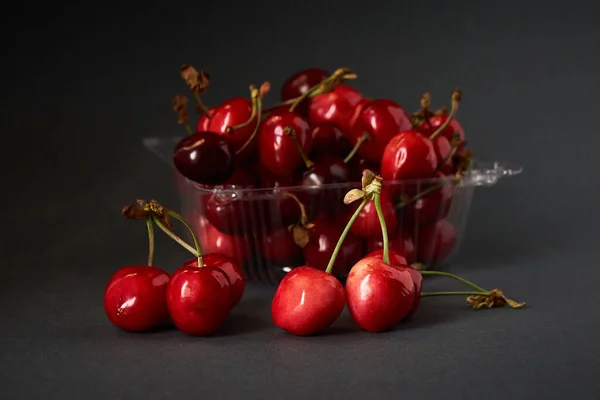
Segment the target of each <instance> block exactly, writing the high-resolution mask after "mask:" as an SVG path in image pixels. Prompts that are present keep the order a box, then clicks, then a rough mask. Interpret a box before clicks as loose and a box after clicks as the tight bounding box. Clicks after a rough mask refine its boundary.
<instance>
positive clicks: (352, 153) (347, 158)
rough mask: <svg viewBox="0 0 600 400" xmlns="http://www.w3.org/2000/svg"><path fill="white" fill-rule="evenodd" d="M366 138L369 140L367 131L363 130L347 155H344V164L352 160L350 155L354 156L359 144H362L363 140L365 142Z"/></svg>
mask: <svg viewBox="0 0 600 400" xmlns="http://www.w3.org/2000/svg"><path fill="white" fill-rule="evenodd" d="M367 140H371V136H369V134H368V133H367V132H365V133H363V134H362V136H361V137H360V138H359V139H358V140H357V141H356V144H355V145H354V147H353V148H352V150H351V151H350V153H348V155H347V156H346V158H344V164H348V163H349V162H350V160H352V157H354V155H355V154H356V152H357V151H358V149H359V148H360V146H362V144H363V143H364V142H366V141H367Z"/></svg>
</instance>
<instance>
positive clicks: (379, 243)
mask: <svg viewBox="0 0 600 400" xmlns="http://www.w3.org/2000/svg"><path fill="white" fill-rule="evenodd" d="M388 240H389V247H390V250H393V251H395V252H396V253H398V254H401V255H402V256H404V258H406V262H407V263H408V264H412V263H414V262H415V244H414V242H413V239H412V236H411V235H410V234H409V232H408V231H407V230H406V229H397V230H396V231H395V232H394V233H392V234H391V235H389V237H388ZM379 249H383V238H382V237H381V236H378V237H377V238H371V239H369V240H367V251H368V252H373V251H375V250H379Z"/></svg>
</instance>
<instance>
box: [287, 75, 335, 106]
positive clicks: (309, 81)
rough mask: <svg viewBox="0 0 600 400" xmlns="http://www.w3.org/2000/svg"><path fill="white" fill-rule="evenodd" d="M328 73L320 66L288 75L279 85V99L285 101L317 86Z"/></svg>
mask: <svg viewBox="0 0 600 400" xmlns="http://www.w3.org/2000/svg"><path fill="white" fill-rule="evenodd" d="M329 75H330V74H329V73H328V72H327V71H325V70H324V69H321V68H309V69H305V70H304V71H300V72H297V73H295V74H294V75H292V76H290V77H289V78H288V79H287V80H286V81H285V82H284V83H283V86H282V87H281V101H287V100H291V99H294V98H296V97H299V96H301V95H302V94H304V93H305V92H306V91H307V90H308V89H310V88H311V87H313V86H317V85H318V84H319V83H321V82H322V81H324V80H325V79H327V78H328V77H329Z"/></svg>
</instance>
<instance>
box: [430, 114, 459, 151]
mask: <svg viewBox="0 0 600 400" xmlns="http://www.w3.org/2000/svg"><path fill="white" fill-rule="evenodd" d="M447 120H448V115H447V114H442V115H434V116H432V117H430V118H429V123H428V122H426V121H425V122H423V123H422V124H421V125H420V126H419V131H420V132H421V133H423V135H424V136H426V137H429V136H431V135H432V134H433V133H434V132H435V131H436V130H437V128H439V127H440V126H442V125H443V124H444V123H445V122H446V121H447ZM455 132H456V133H458V135H459V136H460V145H459V146H458V150H462V149H463V148H464V147H465V145H466V142H465V132H464V130H463V128H462V126H461V125H460V124H459V123H458V121H457V120H456V119H452V121H450V123H449V124H448V126H447V127H446V128H444V130H443V131H442V132H441V133H440V134H439V136H444V137H445V138H446V139H447V140H448V141H449V142H451V141H452V138H453V137H454V133H455Z"/></svg>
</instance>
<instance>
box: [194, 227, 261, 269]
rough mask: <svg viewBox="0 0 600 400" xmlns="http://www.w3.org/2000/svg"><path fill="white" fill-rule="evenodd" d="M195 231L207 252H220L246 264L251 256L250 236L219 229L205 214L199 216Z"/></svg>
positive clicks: (241, 263) (239, 262)
mask: <svg viewBox="0 0 600 400" xmlns="http://www.w3.org/2000/svg"><path fill="white" fill-rule="evenodd" d="M196 221H197V222H195V224H194V228H195V233H196V235H198V239H199V241H200V243H201V245H202V250H204V252H205V253H207V254H208V253H220V254H224V255H226V256H227V257H229V258H231V259H233V260H234V261H235V262H236V263H237V264H238V265H245V264H246V261H248V258H249V256H250V241H249V238H248V236H233V235H228V234H226V233H223V232H221V231H219V230H218V229H217V228H215V226H214V225H213V224H211V223H210V222H209V221H208V219H207V218H206V217H204V216H197V218H196Z"/></svg>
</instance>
